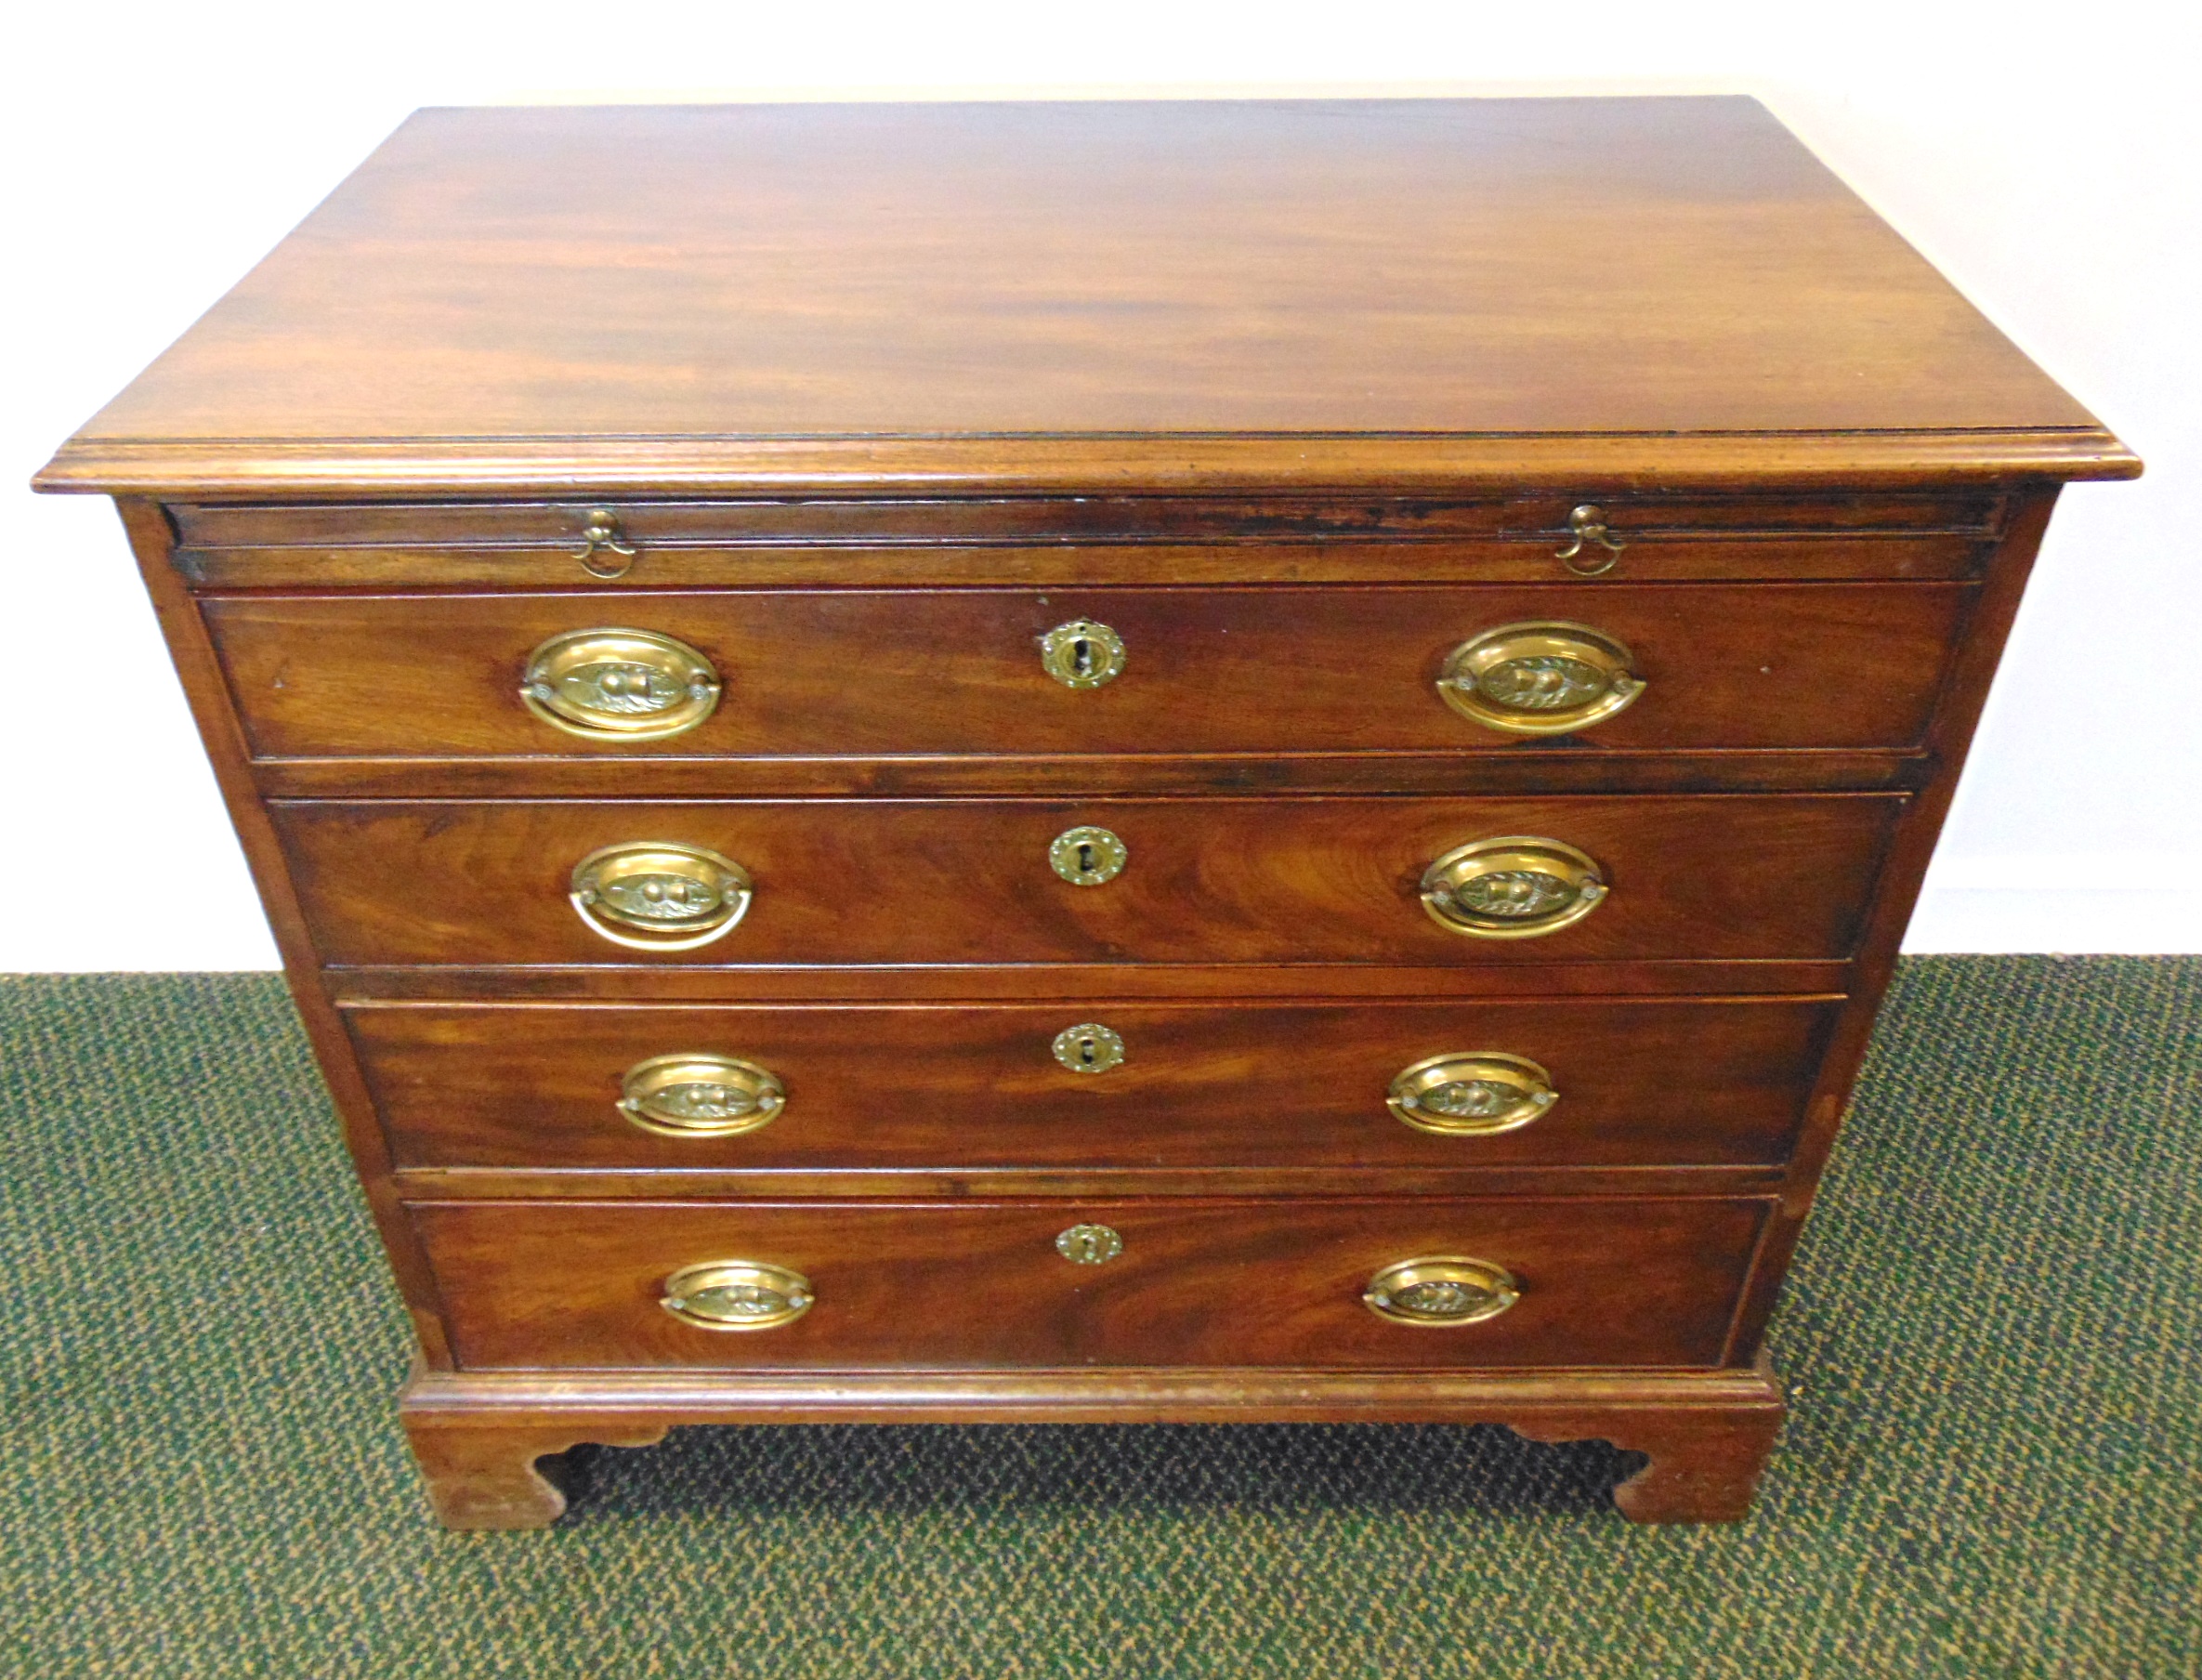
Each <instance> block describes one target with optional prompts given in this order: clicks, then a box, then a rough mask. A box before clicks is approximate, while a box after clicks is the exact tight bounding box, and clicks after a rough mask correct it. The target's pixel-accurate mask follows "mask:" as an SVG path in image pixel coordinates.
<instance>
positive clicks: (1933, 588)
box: [203, 584, 1972, 758]
mask: <svg viewBox="0 0 2202 1680" xmlns="http://www.w3.org/2000/svg"><path fill="white" fill-rule="evenodd" d="M1971 594H1972V586H1971V585H1967V584H1761V585H1755V586H1750V587H1746V588H1737V587H1724V586H1719V585H1703V584H1571V585H1568V584H1551V585H1546V586H1543V587H1538V588H1515V587H1474V588H1404V589H1402V588H1370V589H1337V588H1317V589H1304V588H1269V589H1173V590H1136V589H1089V590H1078V591H1070V592H1055V593H1052V594H1041V593H1036V592H1032V591H1027V590H993V589H974V590H910V591H873V590H818V591H770V592H757V593H722V592H714V593H656V594H651V595H648V596H640V597H637V596H633V595H616V594H610V593H592V594H587V595H545V594H526V595H518V594H516V595H501V596H483V595H468V596H410V597H387V596H383V597H347V596H314V597H283V596H273V597H269V596H245V597H215V598H210V599H208V600H206V601H205V602H204V603H203V611H204V613H205V616H206V621H207V623H208V626H209V628H210V629H211V631H212V633H213V635H214V638H215V641H216V646H217V647H218V648H219V650H220V651H221V657H222V661H223V663H224V666H225V669H226V670H227V672H228V674H229V682H230V687H231V689H232V692H233V693H234V695H235V696H236V700H237V704H238V708H239V712H240V714H241V715H242V718H243V720H244V724H245V728H246V731H247V734H248V735H249V737H250V738H251V741H252V743H253V749H254V752H255V753H256V755H259V756H261V757H264V758H288V757H324V756H326V757H345V756H364V757H378V756H379V757H410V756H421V757H433V758H445V757H523V756H526V757H532V756H541V755H563V756H577V755H586V756H598V757H601V756H607V755H609V756H614V757H620V756H633V755H646V756H668V755H669V756H675V757H695V756H702V757H718V756H730V755H742V756H746V755H801V756H851V755H854V756H862V755H883V756H884V755H898V754H928V755H1002V754H1051V755H1052V754H1151V753H1173V752H1174V753H1226V754H1227V753H1262V754H1291V753H1310V752H1319V753H1336V752H1370V751H1374V752H1384V751H1393V752H1418V751H1419V752H1430V751H1437V752H1445V753H1454V752H1460V751H1463V750H1474V749H1478V748H1480V749H1485V750H1494V749H1503V748H1505V747H1507V746H1509V745H1511V744H1513V743H1514V742H1515V741H1516V740H1518V739H1519V737H1518V736H1515V735H1513V734H1509V733H1506V732H1503V731H1501V730H1499V729H1495V728H1490V727H1488V726H1486V725H1484V724H1481V723H1478V722H1475V721H1471V720H1470V719H1469V718H1467V717H1465V716H1462V715H1458V714H1457V713H1456V712H1455V711H1454V710H1452V709H1451V708H1450V707H1448V705H1447V704H1446V703H1445V701H1444V699H1443V698H1442V693H1443V690H1442V689H1440V687H1439V684H1440V681H1441V679H1443V678H1444V677H1445V676H1446V675H1447V673H1446V668H1445V667H1446V660H1447V656H1448V653H1449V652H1450V650H1453V649H1454V648H1456V647H1459V646H1461V644H1463V643H1464V642H1467V641H1468V640H1470V639H1471V638H1473V637H1477V636H1479V635H1482V634H1484V633H1486V632H1489V631H1492V630H1494V629H1498V628H1500V627H1501V626H1505V625H1508V624H1515V623H1524V622H1559V623H1568V624H1579V625H1584V626H1587V627H1588V628H1590V629H1592V630H1594V631H1596V632H1600V633H1602V635H1603V636H1604V637H1609V638H1612V639H1613V640H1614V641H1616V642H1618V643H1619V644H1620V645H1621V646H1622V647H1624V648H1625V649H1626V650H1627V651H1628V652H1629V654H1630V655H1632V659H1633V663H1634V670H1635V675H1636V676H1640V677H1642V678H1643V679H1644V680H1645V685H1646V686H1645V689H1644V690H1643V692H1642V693H1641V695H1640V696H1638V697H1637V698H1636V699H1635V700H1634V701H1633V702H1632V703H1631V704H1630V705H1629V706H1628V707H1627V709H1625V710H1623V711H1621V712H1619V714H1618V715H1612V716H1609V717H1606V719H1604V720H1603V721H1600V722H1597V723H1595V724H1593V726H1592V727H1591V728H1589V730H1588V731H1587V733H1585V734H1584V736H1583V739H1584V740H1585V741H1586V742H1589V743H1591V744H1594V745H1596V746H1599V747H1603V748H1608V749H1613V750H1629V749H1640V748H1658V749H1720V748H1790V747H1822V748H1895V749H1901V748H1905V747H1908V746H1911V745H1912V744H1914V743H1915V742H1918V740H1919V739H1920V734H1921V732H1922V731H1923V730H1924V728H1925V727H1926V724H1927V720H1928V716H1929V714H1930V712H1931V710H1932V708H1933V701H1934V696H1935V694H1936V692H1937V690H1938V688H1939V684H1940V677H1941V672H1942V667H1943V664H1944V662H1945V658H1946V651H1947V649H1948V647H1949V644H1950V641H1951V639H1952V638H1953V637H1954V636H1955V635H1956V633H1957V628H1958V625H1959V624H1960V622H1961V619H1962V616H1963V610H1964V607H1965V604H1966V602H1967V601H1968V600H1969V598H1970V597H1971ZM1083 621H1095V622H1097V623H1101V624H1103V625H1105V626H1107V630H1108V634H1111V635H1113V636H1114V637H1118V638H1120V639H1121V646H1122V655H1121V657H1122V670H1121V674H1120V675H1116V676H1113V677H1110V678H1108V679H1106V680H1104V681H1103V682H1101V683H1100V684H1099V685H1097V686H1090V687H1089V686H1072V685H1071V684H1068V683H1067V682H1065V681H1064V680H1062V679H1061V678H1059V677H1056V676H1050V674H1049V672H1048V671H1047V669H1046V668H1045V667H1044V666H1043V663H1042V651H1041V643H1042V637H1044V636H1046V635H1047V633H1048V632H1049V631H1051V630H1053V629H1055V628H1056V627H1057V626H1060V625H1066V624H1070V623H1080V622H1083ZM613 627H616V628H620V629H624V630H642V631H649V632H652V633H655V634H656V635H659V636H664V637H674V638H676V639H677V640H679V641H680V642H682V643H684V644H687V645H688V647H690V648H692V649H693V650H695V651H696V652H697V653H699V654H701V656H702V658H703V659H704V660H705V661H706V662H708V663H709V665H710V666H711V667H712V669H713V670H714V672H715V674H716V676H717V678H718V680H719V681H720V682H721V684H723V698H721V699H720V701H719V702H718V703H717V705H716V708H715V710H714V711H713V712H711V714H710V715H708V716H706V717H704V718H703V720H702V721H701V723H700V724H698V725H697V726H696V727H694V728H689V729H687V730H685V731H684V732H682V733H679V734H677V735H672V736H668V737H667V738H665V739H662V740H649V739H637V738H636V737H634V736H632V735H619V734H608V735H605V736H602V737H600V738H597V739H590V738H588V737H586V736H581V737H577V736H576V735H574V734H572V733H569V732H565V731H563V730H561V729H559V728H555V727H553V725H552V724H551V723H549V722H547V721H545V720H544V718H543V717H541V716H539V715H535V714H534V713H531V711H530V710H529V709H528V707H527V706H525V705H524V704H523V703H522V701H521V698H520V689H521V686H522V682H523V679H524V677H525V676H526V674H527V673H528V671H529V669H530V664H529V660H530V655H531V650H534V649H536V648H537V647H539V646H541V645H543V644H544V643H546V642H547V641H549V640H550V638H552V637H558V636H560V635H564V634H568V633H572V632H579V631H586V630H594V629H599V628H613ZM1089 657H1091V656H1089ZM668 693H669V696H670V703H675V704H677V703H680V702H679V696H678V695H677V694H675V693H673V691H672V690H671V689H669V690H668ZM1524 716H1526V717H1528V718H1529V719H1530V720H1532V721H1538V722H1548V721H1550V719H1549V717H1548V716H1547V715H1543V714H1534V713H1525V714H1524Z"/></svg>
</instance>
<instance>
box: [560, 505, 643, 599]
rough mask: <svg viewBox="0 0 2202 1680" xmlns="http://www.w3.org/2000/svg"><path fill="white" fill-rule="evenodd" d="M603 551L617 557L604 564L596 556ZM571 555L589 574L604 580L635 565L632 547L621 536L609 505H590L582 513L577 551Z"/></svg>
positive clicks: (616, 516)
mask: <svg viewBox="0 0 2202 1680" xmlns="http://www.w3.org/2000/svg"><path fill="white" fill-rule="evenodd" d="M604 554H616V555H618V556H620V557H621V558H618V559H616V560H614V561H612V562H611V563H610V564H609V565H606V564H604V563H603V562H602V561H601V560H599V559H598V558H596V557H597V556H598V555H604ZM573 558H575V559H577V560H579V561H580V562H581V569H582V570H583V571H585V572H587V573H588V574H589V575H590V576H591V577H596V578H603V579H605V580H606V581H607V582H609V580H611V579H613V578H623V577H625V576H626V575H627V573H628V572H629V571H631V570H633V568H634V565H635V547H634V545H632V544H630V543H627V542H625V541H623V539H622V536H621V533H620V517H619V515H617V514H616V513H614V512H612V511H611V509H610V508H609V507H592V508H590V509H589V511H588V512H587V513H585V514H583V515H582V523H581V552H580V553H579V554H577V555H575V556H574V557H573Z"/></svg>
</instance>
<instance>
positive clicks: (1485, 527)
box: [173, 485, 2007, 575]
mask: <svg viewBox="0 0 2202 1680" xmlns="http://www.w3.org/2000/svg"><path fill="white" fill-rule="evenodd" d="M2006 501H2007V496H2006V494H2005V493H2004V492H2002V491H2000V490H1999V489H1998V488H1996V487H1993V486H1986V485H1974V486H1966V487H1961V488H1950V489H1944V490H1937V491H1910V492H1905V491H1894V490H1890V491H1871V490H1860V489H1855V488H1844V489H1842V490H1840V491H1821V492H1816V493H1815V492H1810V491H1802V492H1800V491H1797V490H1788V489H1771V490H1766V491H1762V492H1757V493H1744V494H1737V493H1734V492H1728V493H1724V494H1719V495H1709V494H1705V493H1703V492H1696V493H1692V492H1672V491H1670V492H1657V491H1623V492H1620V493H1619V494H1618V495H1616V496H1614V497H1612V498H1610V499H1609V500H1607V501H1606V503H1604V504H1603V505H1604V507H1605V509H1606V514H1607V515H1608V522H1609V523H1610V524H1611V525H1612V526H1613V528H1614V529H1615V530H1616V531H1617V532H1619V535H1620V536H1621V537H1622V538H1623V539H1624V540H1625V541H1627V542H1629V543H1632V544H1645V545H1652V546H1655V547H1660V548H1666V547H1671V546H1682V547H1686V548H1691V549H1699V550H1703V551H1706V552H1708V553H1717V552H1718V551H1719V550H1720V549H1721V548H1723V547H1724V546H1726V545H1731V544H1736V543H1749V542H1752V541H1764V540H1769V539H1772V540H1777V541H1781V540H1786V541H1789V542H1792V543H1800V544H1802V543H1809V542H1819V543H1828V544H1834V545H1841V544H1844V543H1874V542H1878V543H1881V544H1884V545H1891V546H1895V547H1898V548H1899V550H1900V549H1901V546H1902V545H1905V544H1907V543H1915V542H1918V541H1920V540H1921V539H1922V538H1926V537H1931V536H1973V537H1986V536H1993V535H1994V534H1995V533H1996V532H1997V530H1998V529H1999V528H2000V526H2001V524H2002V521H2003V515H2004V507H2005V504H2006ZM594 505H595V504H589V503H581V502H574V501H570V500H560V501H549V502H543V501H509V502H494V503H492V502H339V503H326V504H323V503H309V502H306V503H282V502H276V503H235V502H217V503H206V504H202V503H189V502H187V503H180V504H177V505H176V506H175V508H174V510H173V511H174V515H175V518H176V524H177V540H178V541H179V542H180V543H181V544H182V545H183V546H184V548H185V549H186V550H187V551H189V552H190V553H192V554H205V553H210V552H211V553H220V554H225V555H229V556H231V557H234V558H237V559H239V560H240V561H242V559H243V558H246V557H248V556H250V555H254V554H257V553H259V552H260V551H263V550H274V551H277V552H279V553H280V552H295V553H297V554H299V555H301V556H303V557H309V558H311V560H312V562H313V563H315V564H318V565H330V566H339V565H341V564H343V557H345V556H347V555H351V554H355V553H359V552H361V551H364V552H366V553H369V554H374V553H388V554H393V555H396V554H403V553H406V552H408V551H421V552H422V553H423V554H424V556H426V555H432V556H434V557H435V558H438V559H439V560H440V561H444V562H447V563H448V562H450V561H453V560H457V559H460V558H464V557H465V556H467V555H470V554H506V555H515V556H521V557H530V558H550V557H551V556H552V555H554V554H555V555H557V557H558V558H565V556H566V552H567V551H568V550H570V549H572V548H574V547H575V546H577V545H578V544H579V541H580V537H581V532H582V529H583V526H584V525H586V523H587V522H588V515H589V513H590V511H591V509H592V507H593V506H594ZM1574 505H1575V501H1574V499H1573V498H1570V497H1568V496H1566V495H1563V494H1558V493H1555V492H1510V493H1508V492H1501V493H1497V494H1488V495H1480V496H1477V497H1475V498H1473V499H1469V500H1461V499H1459V498H1452V497H1437V496H1428V495H1413V496H1403V495H1401V494H1399V493H1398V492H1396V491H1378V492H1370V493H1364V494H1358V495H1346V494H1330V495H1319V494H1307V493H1299V494H1293V493H1290V492H1286V493H1278V492H1275V491H1268V492H1265V493H1263V494H1260V495H1237V496H1224V495H1185V494H1173V495H1124V494H1106V493H1105V494H1098V495H1081V496H1036V495H1000V496H987V495H973V496H955V497H946V496H928V497H923V498H911V497H893V496H868V497H862V498H848V497H829V496H805V497H782V496H749V497H743V498H740V499H730V498H725V497H719V498H714V499H713V500H711V501H707V502H698V501H684V500H679V499H676V498H670V497H652V498H650V499H648V500H637V501H633V502H613V503H612V504H610V506H609V510H610V512H611V513H612V515H613V516H614V518H617V519H618V521H619V524H620V528H621V530H622V531H623V532H625V534H626V535H627V536H629V537H630V538H632V539H633V540H634V542H635V544H636V546H637V548H638V549H647V550H648V551H649V554H650V555H652V556H663V557H677V556H680V555H683V554H694V553H698V552H701V553H703V554H707V555H713V556H717V557H721V558H730V557H734V556H738V555H741V554H745V553H755V552H756V551H764V552H765V553H766V554H768V555H770V556H774V557H777V558H778V559H779V560H780V562H781V563H782V564H796V565H801V564H804V563H806V562H810V563H819V562H821V561H822V562H823V563H825V564H832V561H833V559H834V558H835V557H836V556H838V555H840V554H843V553H845V552H848V551H851V550H856V551H866V550H879V549H894V548H911V547H923V548H939V547H942V546H950V545H953V546H976V547H983V548H985V549H987V550H989V551H990V552H992V553H995V554H997V555H1011V556H1014V555H1015V554H1016V553H1017V552H1019V551H1021V550H1025V549H1029V548H1031V547H1033V546H1035V545H1046V546H1051V547H1053V546H1060V545H1078V546H1081V547H1088V546H1101V547H1107V548H1108V549H1111V550H1121V549H1124V548H1132V547H1160V548H1165V549H1178V550H1187V549H1195V548H1209V547H1223V548H1232V549H1245V548H1254V549H1268V548H1282V549H1284V550H1286V551H1287V552H1288V553H1291V554H1293V555H1294V556H1295V558H1300V559H1303V560H1311V561H1312V560H1319V559H1320V558H1321V556H1322V555H1323V554H1326V553H1330V552H1333V551H1335V550H1336V549H1338V548H1339V547H1341V546H1342V545H1352V544H1356V543H1360V544H1383V545H1385V546H1388V547H1392V548H1396V549H1400V550H1403V551H1411V550H1413V549H1424V550H1427V549H1432V548H1435V549H1439V550H1441V551H1442V550H1450V549H1454V548H1458V547H1461V546H1471V547H1480V546H1486V545H1490V544H1493V543H1502V542H1517V543H1518V542H1530V543H1537V544H1540V545H1551V546H1557V545H1558V542H1557V539H1558V538H1559V537H1560V536H1561V534H1562V533H1563V532H1566V529H1567V515H1568V513H1569V512H1570V511H1571V510H1572V509H1573V507H1574ZM1113 558H1118V559H1120V560H1121V559H1123V558H1128V557H1126V556H1123V555H1121V554H1117V555H1115V556H1114V557H1113ZM1888 575H1894V573H1891V574H1888Z"/></svg>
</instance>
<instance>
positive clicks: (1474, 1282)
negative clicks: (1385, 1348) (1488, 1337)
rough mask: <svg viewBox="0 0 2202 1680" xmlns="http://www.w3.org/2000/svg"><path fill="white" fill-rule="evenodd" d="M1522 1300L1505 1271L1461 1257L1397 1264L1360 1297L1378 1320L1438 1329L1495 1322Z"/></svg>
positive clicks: (1386, 1269)
mask: <svg viewBox="0 0 2202 1680" xmlns="http://www.w3.org/2000/svg"><path fill="white" fill-rule="evenodd" d="M1521 1298H1522V1291H1521V1285H1520V1284H1519V1283H1517V1282H1516V1281H1515V1280H1514V1274H1513V1273H1512V1272H1510V1271H1508V1270H1507V1269H1506V1268H1505V1267H1503V1266H1494V1265H1492V1264H1491V1262H1489V1261H1488V1260H1471V1259H1469V1258H1467V1257H1466V1256H1465V1255H1461V1254H1433V1255H1430V1256H1428V1257H1426V1258H1424V1259H1421V1260H1400V1261H1396V1262H1395V1263H1394V1264H1392V1265H1390V1266H1387V1267H1384V1268H1383V1270H1382V1271H1380V1272H1378V1273H1377V1274H1376V1276H1375V1277H1373V1278H1371V1279H1370V1280H1369V1286H1368V1287H1367V1288H1366V1289H1364V1290H1363V1291H1362V1292H1361V1301H1362V1304H1363V1305H1364V1306H1367V1307H1368V1308H1369V1310H1370V1312H1372V1313H1374V1314H1375V1315H1376V1316H1377V1317H1378V1318H1380V1319H1390V1320H1391V1321H1392V1322H1393V1323H1395V1324H1418V1325H1422V1326H1425V1327H1432V1328H1436V1329H1444V1328H1446V1327H1448V1326H1450V1325H1454V1324H1475V1323H1480V1322H1481V1321H1482V1320H1484V1319H1495V1318H1497V1317H1498V1316H1499V1315H1500V1314H1501V1313H1502V1312H1504V1311H1505V1310H1506V1309H1507V1308H1508V1307H1510V1306H1513V1305H1514V1303H1515V1302H1516V1301H1518V1300H1520V1299H1521Z"/></svg>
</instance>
